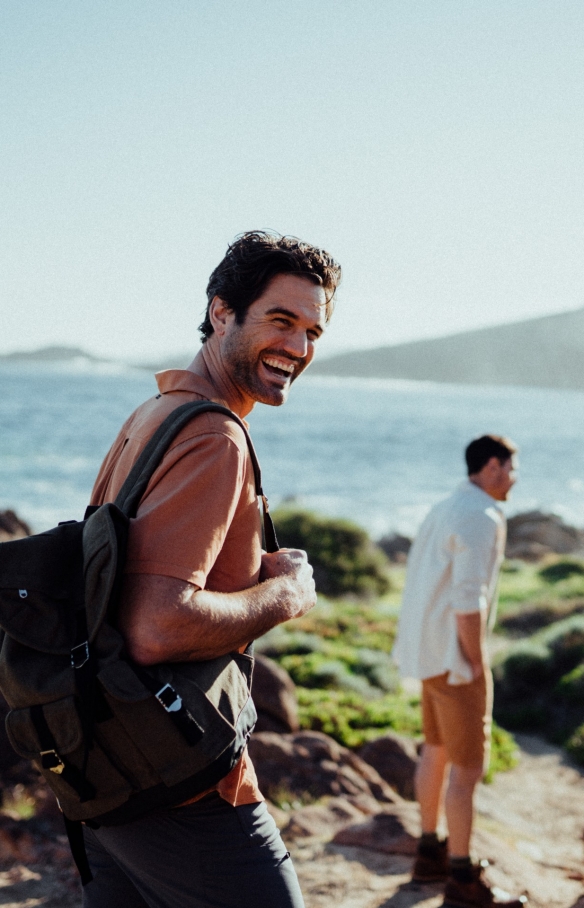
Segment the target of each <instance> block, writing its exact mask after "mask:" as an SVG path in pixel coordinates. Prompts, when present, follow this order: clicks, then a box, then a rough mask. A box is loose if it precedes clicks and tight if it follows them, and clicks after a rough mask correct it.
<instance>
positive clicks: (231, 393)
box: [187, 338, 254, 418]
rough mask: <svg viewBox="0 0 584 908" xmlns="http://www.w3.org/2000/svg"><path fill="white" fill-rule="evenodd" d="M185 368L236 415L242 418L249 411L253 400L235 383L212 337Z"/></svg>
mask: <svg viewBox="0 0 584 908" xmlns="http://www.w3.org/2000/svg"><path fill="white" fill-rule="evenodd" d="M187 369H188V371H189V372H194V374H195V375H199V376H200V377H201V378H204V379H205V381H206V382H208V383H209V384H210V385H211V387H212V388H213V389H214V390H215V391H216V392H217V397H218V398H220V399H221V400H222V401H224V402H225V403H226V404H227V406H228V407H229V409H230V410H233V412H234V413H235V414H236V415H237V416H239V417H241V418H243V417H245V416H247V414H248V413H250V412H251V410H252V408H253V405H254V401H253V400H251V399H250V398H249V397H247V395H245V394H243V393H242V392H241V390H240V388H239V387H238V386H237V385H236V384H235V382H234V381H233V378H232V377H231V375H230V374H229V373H228V371H227V370H226V368H225V366H224V364H223V360H222V358H221V356H220V351H219V350H218V349H216V345H215V344H213V343H212V338H210V339H209V340H208V341H207V342H206V343H204V344H203V345H202V347H201V349H200V350H199V352H198V353H197V355H196V356H195V358H194V360H193V361H192V363H191V364H190V365H189V366H187Z"/></svg>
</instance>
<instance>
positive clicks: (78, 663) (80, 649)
mask: <svg viewBox="0 0 584 908" xmlns="http://www.w3.org/2000/svg"><path fill="white" fill-rule="evenodd" d="M88 660H89V642H88V641H87V640H86V641H85V643H79V644H78V645H77V646H74V647H73V649H72V650H71V668H82V667H83V666H84V665H85V663H86V662H87V661H88Z"/></svg>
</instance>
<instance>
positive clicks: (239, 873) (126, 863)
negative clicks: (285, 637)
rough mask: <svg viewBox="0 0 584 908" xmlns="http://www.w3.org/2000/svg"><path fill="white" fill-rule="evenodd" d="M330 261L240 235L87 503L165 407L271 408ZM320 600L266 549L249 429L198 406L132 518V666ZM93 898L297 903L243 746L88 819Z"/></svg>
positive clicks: (303, 348) (239, 636)
mask: <svg viewBox="0 0 584 908" xmlns="http://www.w3.org/2000/svg"><path fill="white" fill-rule="evenodd" d="M340 276H341V272H340V267H339V266H338V265H337V263H336V262H335V261H334V259H332V258H331V256H330V255H328V253H326V252H324V251H323V250H321V249H317V248H315V247H314V246H310V245H309V244H308V243H303V242H300V241H299V240H297V239H295V238H293V237H282V236H278V235H273V234H269V233H264V232H252V233H246V234H244V235H242V236H241V237H239V238H238V239H237V240H236V241H235V242H234V243H233V244H232V245H231V246H230V247H229V249H228V250H227V254H226V255H225V257H224V259H223V260H222V261H221V263H220V264H219V265H218V267H217V268H216V269H215V271H214V272H213V274H212V275H211V278H210V280H209V284H208V287H207V299H208V305H207V311H206V315H205V319H204V321H203V323H202V325H201V327H200V330H201V334H202V338H203V344H202V347H201V349H200V350H199V352H198V353H197V355H196V356H195V358H194V360H193V362H192V363H191V364H190V366H189V367H188V368H187V369H185V370H176V369H173V370H169V371H166V372H161V373H159V374H158V375H157V376H156V379H157V382H158V388H159V392H160V393H159V394H157V395H156V397H154V398H152V399H151V400H149V401H146V403H144V404H142V406H140V407H139V408H138V409H137V410H136V411H135V412H134V413H133V414H132V415H131V416H130V418H129V419H128V420H127V422H126V423H125V425H124V426H123V427H122V429H121V431H120V433H119V435H118V438H117V439H116V441H115V442H114V444H113V446H112V448H111V450H110V452H109V454H108V455H107V457H106V459H105V461H104V463H103V465H102V468H101V470H100V473H99V475H98V477H97V480H96V484H95V487H94V491H93V497H92V503H93V504H102V503H104V502H106V501H113V500H114V499H115V497H116V495H117V493H118V491H119V489H120V487H121V486H122V484H123V482H124V479H125V477H126V476H127V474H128V472H129V470H130V468H131V467H132V465H133V463H134V462H135V461H136V459H137V457H138V455H139V454H140V452H141V450H142V448H143V447H144V445H145V443H146V441H147V440H148V438H149V437H150V436H151V435H152V433H153V432H154V431H155V429H156V428H157V427H158V426H159V425H160V424H161V422H162V421H163V420H164V419H165V417H166V416H168V414H169V413H170V412H171V411H172V410H173V409H175V408H176V407H178V406H180V405H181V404H184V403H187V402H189V401H194V400H205V399H207V400H212V401H215V402H217V403H221V404H223V405H224V406H226V407H228V408H229V409H230V410H232V411H233V412H234V413H235V414H236V415H237V416H239V417H240V418H243V417H245V416H246V415H247V414H248V413H249V412H250V411H251V410H252V408H253V406H254V405H255V404H256V403H258V402H260V403H264V404H268V405H270V406H280V405H281V404H283V403H284V402H285V401H286V398H287V396H288V393H289V390H290V386H291V384H292V382H293V381H295V379H296V378H298V376H299V375H300V373H301V372H302V371H303V370H304V369H305V368H306V367H307V366H308V365H309V363H310V362H311V360H312V357H313V355H314V349H315V344H316V342H317V340H318V338H319V337H320V336H321V334H322V333H323V331H324V329H325V327H326V325H327V322H328V321H329V319H330V316H331V314H332V306H333V297H334V293H335V290H336V288H337V285H338V283H339V280H340ZM315 601H316V596H315V589H314V582H313V579H312V568H311V567H310V565H309V564H308V562H307V560H306V554H305V553H304V552H301V551H297V550H291V549H284V550H280V551H279V552H276V553H273V554H266V553H265V552H262V545H261V528H260V515H259V508H258V499H257V495H256V489H255V481H254V473H253V468H252V463H251V459H250V455H249V450H248V446H247V442H246V438H245V435H244V432H243V431H242V429H241V427H240V426H239V425H238V424H237V423H235V421H234V420H231V419H229V418H228V417H227V416H224V415H222V414H220V413H213V412H208V413H204V414H202V415H200V416H199V417H197V418H195V419H193V420H192V421H191V422H190V423H189V424H188V425H187V426H186V427H185V428H184V429H183V430H182V431H181V432H180V433H179V434H178V435H177V437H176V438H175V440H174V441H173V443H172V445H171V446H170V448H169V450H168V451H167V453H166V455H165V457H164V459H163V461H162V463H161V464H160V466H159V467H158V469H157V470H156V472H155V473H154V475H153V477H152V479H151V481H150V483H149V485H148V487H147V489H146V492H145V494H144V496H143V498H142V501H141V504H140V507H139V509H138V513H137V517H136V519H135V520H133V521H132V526H131V530H130V537H129V544H128V553H127V560H126V566H125V582H124V590H123V596H122V605H121V611H120V627H121V630H122V632H123V634H124V636H125V640H126V644H127V648H128V651H129V653H130V655H131V656H132V657H133V659H134V660H135V661H136V662H138V663H139V664H142V665H155V664H157V663H161V662H169V661H170V662H173V661H174V662H184V661H190V660H193V661H197V660H208V659H213V658H217V657H219V656H223V655H225V654H226V653H230V652H233V651H235V650H241V651H242V650H243V649H244V648H245V647H246V646H247V644H248V643H249V642H250V641H251V640H253V639H255V638H256V637H259V636H261V635H262V634H264V633H265V632H266V631H268V630H269V629H270V628H272V627H274V626H275V625H277V624H280V623H282V622H283V621H287V620H288V619H290V618H294V617H297V616H299V615H302V614H304V613H305V612H307V611H308V610H309V609H311V608H312V607H313V605H314V604H315ZM85 832H86V846H87V853H88V857H89V862H90V866H91V869H92V872H93V876H94V879H93V882H91V883H89V884H88V885H87V886H85V888H84V904H85V905H86V906H89V908H98V906H99V908H118V906H119V908H145V906H150V908H183V906H184V908H186V906H187V905H188V906H189V908H194V906H198V908H207V906H208V908H212V906H213V908H231V906H233V908H235V906H237V908H300V906H302V905H303V901H302V896H301V894H300V889H299V887H298V881H297V879H296V874H295V871H294V868H293V866H292V863H291V861H290V858H289V855H288V853H287V851H286V848H285V846H284V845H283V843H282V840H281V838H280V835H279V833H278V830H277V828H276V826H275V824H274V822H273V820H272V819H271V817H270V815H269V813H268V812H267V809H266V806H265V803H264V800H263V797H262V795H261V793H260V791H259V789H258V784H257V779H256V776H255V772H254V769H253V766H252V764H251V762H250V760H249V757H248V755H247V751H245V752H244V754H243V757H242V758H241V760H240V762H239V763H238V764H237V765H236V766H235V767H234V769H233V770H232V771H231V772H230V773H229V774H228V775H227V776H225V778H223V779H222V780H221V781H220V782H219V784H218V785H217V786H216V787H215V788H214V789H213V790H212V791H209V792H205V793H204V794H203V795H202V796H199V798H197V799H196V800H195V801H193V802H189V803H187V804H182V805H177V806H176V807H173V808H172V809H167V810H164V811H159V812H157V813H156V814H153V815H150V816H148V817H146V818H145V819H141V820H138V821H135V822H133V823H130V824H127V825H125V826H120V827H107V828H104V827H102V828H100V829H97V830H89V829H87V830H85Z"/></svg>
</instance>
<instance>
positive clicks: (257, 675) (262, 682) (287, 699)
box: [251, 655, 300, 734]
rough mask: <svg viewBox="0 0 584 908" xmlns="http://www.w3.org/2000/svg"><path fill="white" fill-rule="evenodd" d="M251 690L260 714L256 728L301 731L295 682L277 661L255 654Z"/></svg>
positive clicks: (281, 731)
mask: <svg viewBox="0 0 584 908" xmlns="http://www.w3.org/2000/svg"><path fill="white" fill-rule="evenodd" d="M251 693H252V697H253V701H254V703H255V707H256V710H257V714H258V721H257V724H256V732H262V731H274V732H279V733H281V734H282V733H283V734H285V733H286V732H295V731H298V729H299V727H300V726H299V724H298V705H297V703H296V691H295V688H294V682H293V681H292V678H291V677H290V675H289V674H288V672H287V671H285V669H283V668H281V667H280V666H279V665H278V663H277V662H274V661H273V660H272V659H268V658H267V656H260V655H256V657H255V667H254V672H253V684H252V691H251Z"/></svg>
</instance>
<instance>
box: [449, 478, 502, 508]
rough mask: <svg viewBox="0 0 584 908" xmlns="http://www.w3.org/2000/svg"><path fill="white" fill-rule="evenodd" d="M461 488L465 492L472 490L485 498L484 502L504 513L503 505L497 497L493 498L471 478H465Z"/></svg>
mask: <svg viewBox="0 0 584 908" xmlns="http://www.w3.org/2000/svg"><path fill="white" fill-rule="evenodd" d="M459 488H460V490H461V491H463V492H464V491H466V492H470V493H471V494H476V495H478V496H479V497H480V498H482V499H483V501H484V502H488V503H489V506H490V507H495V508H496V509H497V510H498V511H500V512H501V513H502V514H503V513H504V512H503V508H502V507H501V505H500V503H499V502H498V501H497V499H496V498H493V496H492V495H489V493H488V492H485V490H484V489H481V487H480V486H477V485H476V484H475V483H474V482H471V481H470V479H465V480H464V481H463V482H461V484H460V486H459Z"/></svg>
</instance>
